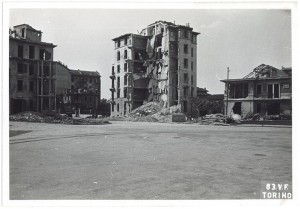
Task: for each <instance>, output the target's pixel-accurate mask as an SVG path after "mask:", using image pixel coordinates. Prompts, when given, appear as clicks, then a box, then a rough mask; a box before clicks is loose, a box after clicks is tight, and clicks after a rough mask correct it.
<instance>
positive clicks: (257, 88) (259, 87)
mask: <svg viewBox="0 0 300 209" xmlns="http://www.w3.org/2000/svg"><path fill="white" fill-rule="evenodd" d="M261 92H262V86H261V85H257V86H256V94H258V95H260V94H261Z"/></svg>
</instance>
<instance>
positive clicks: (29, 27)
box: [14, 24, 43, 33]
mask: <svg viewBox="0 0 300 209" xmlns="http://www.w3.org/2000/svg"><path fill="white" fill-rule="evenodd" d="M22 26H25V27H26V29H30V30H33V31H35V32H39V33H43V32H42V31H40V30H36V29H34V28H33V27H31V26H30V25H28V24H20V25H15V26H14V28H20V27H22Z"/></svg>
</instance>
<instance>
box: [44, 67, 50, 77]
mask: <svg viewBox="0 0 300 209" xmlns="http://www.w3.org/2000/svg"><path fill="white" fill-rule="evenodd" d="M43 70H44V76H49V75H50V68H49V66H44V69H43Z"/></svg>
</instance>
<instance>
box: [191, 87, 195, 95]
mask: <svg viewBox="0 0 300 209" xmlns="http://www.w3.org/2000/svg"><path fill="white" fill-rule="evenodd" d="M191 97H194V87H192V88H191Z"/></svg>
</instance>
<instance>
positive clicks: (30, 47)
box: [29, 46, 35, 59]
mask: <svg viewBox="0 0 300 209" xmlns="http://www.w3.org/2000/svg"><path fill="white" fill-rule="evenodd" d="M34 54H35V49H34V46H29V59H34Z"/></svg>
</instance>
